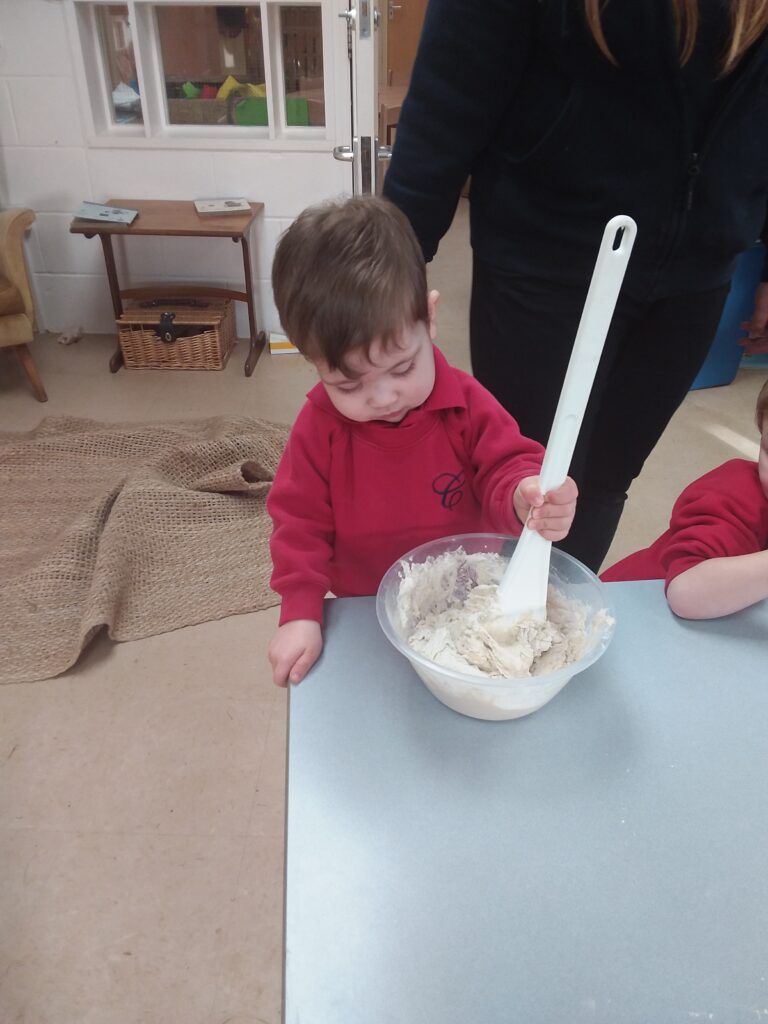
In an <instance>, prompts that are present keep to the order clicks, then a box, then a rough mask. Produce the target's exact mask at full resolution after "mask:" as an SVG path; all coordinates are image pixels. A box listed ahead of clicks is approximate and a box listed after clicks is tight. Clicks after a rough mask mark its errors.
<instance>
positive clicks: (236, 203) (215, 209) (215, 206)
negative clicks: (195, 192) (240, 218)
mask: <svg viewBox="0 0 768 1024" xmlns="http://www.w3.org/2000/svg"><path fill="white" fill-rule="evenodd" d="M195 209H196V210H197V212H198V213H200V214H202V215H203V216H205V215H206V214H208V215H210V216H216V217H220V216H221V214H222V213H250V212H251V204H250V203H249V202H248V200H247V199H239V198H238V199H227V198H223V199H196V200H195Z"/></svg>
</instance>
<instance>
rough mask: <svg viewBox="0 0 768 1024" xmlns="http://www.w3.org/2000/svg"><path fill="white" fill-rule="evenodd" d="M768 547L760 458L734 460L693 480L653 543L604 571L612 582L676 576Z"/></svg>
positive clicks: (668, 579) (767, 515)
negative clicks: (712, 560)
mask: <svg viewBox="0 0 768 1024" xmlns="http://www.w3.org/2000/svg"><path fill="white" fill-rule="evenodd" d="M766 547H768V498H766V496H765V494H763V488H762V486H761V484H760V477H759V476H758V471H757V463H756V462H749V461H747V460H746V459H731V461H730V462H725V463H723V465H722V466H718V468H717V469H713V470H712V471H711V472H710V473H705V474H704V476H702V477H699V479H698V480H694V482H693V483H692V484H689V485H688V486H687V487H686V488H685V490H684V491H683V493H682V494H681V495H680V497H679V498H678V499H677V501H676V502H675V505H674V508H673V509H672V516H671V518H670V521H669V529H668V530H667V531H666V532H665V533H663V534H662V535H661V536H660V537H659V538H658V540H656V541H654V543H653V544H651V546H650V547H648V548H643V549H642V551H636V552H635V553H634V554H633V555H628V556H627V557H626V558H623V559H622V560H621V561H620V562H617V563H616V564H615V565H612V566H611V568H610V569H606V571H605V572H604V573H602V574H601V577H600V578H601V579H603V580H605V581H606V582H608V583H614V582H619V581H623V580H664V581H665V589H666V587H667V586H669V584H670V583H671V582H672V580H673V579H674V578H675V577H676V576H679V575H680V573H682V572H685V570H686V569H691V568H692V567H693V566H694V565H697V564H698V563H699V562H703V561H705V560H706V559H708V558H726V557H728V556H730V555H749V554H752V553H753V552H756V551H764V550H765V548H766Z"/></svg>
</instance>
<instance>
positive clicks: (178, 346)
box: [117, 299, 235, 370]
mask: <svg viewBox="0 0 768 1024" xmlns="http://www.w3.org/2000/svg"><path fill="white" fill-rule="evenodd" d="M163 314H173V317H172V322H171V323H170V328H169V331H165V332H162V329H161V317H162V316H163ZM164 322H165V323H166V324H169V318H166V320H165V321H164ZM117 333H118V337H119V339H120V348H121V349H122V353H123V360H124V362H125V365H126V366H127V367H128V368H129V369H134V370H138V369H142V370H223V369H224V367H225V366H226V365H227V360H228V359H229V357H230V354H231V352H232V349H233V348H234V345H235V314H234V309H233V303H232V301H231V300H230V299H224V301H223V302H222V301H211V302H197V303H196V304H194V305H192V304H190V303H189V302H186V303H185V302H184V301H183V300H181V299H175V300H174V299H168V300H160V301H159V302H152V303H143V304H135V305H132V306H131V307H129V308H128V309H126V310H125V311H124V312H123V315H122V316H121V317H120V319H119V320H118V321H117ZM161 333H165V334H166V337H170V336H171V335H174V336H176V335H178V336H176V337H175V338H174V340H171V341H163V340H162V338H161Z"/></svg>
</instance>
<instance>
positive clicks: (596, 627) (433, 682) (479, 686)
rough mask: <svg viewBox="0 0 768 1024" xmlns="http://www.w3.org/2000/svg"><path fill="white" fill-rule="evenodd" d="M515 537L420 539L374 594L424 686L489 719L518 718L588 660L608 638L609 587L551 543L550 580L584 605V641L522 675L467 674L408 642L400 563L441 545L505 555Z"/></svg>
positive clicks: (384, 624) (389, 633)
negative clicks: (556, 664) (564, 656)
mask: <svg viewBox="0 0 768 1024" xmlns="http://www.w3.org/2000/svg"><path fill="white" fill-rule="evenodd" d="M515 543H516V541H514V540H512V539H510V538H509V537H504V536H502V535H501V534H496V533H466V534H460V535H458V536H455V537H442V538H440V539H439V540H433V541H430V542H429V543H427V544H421V545H420V546H419V547H417V548H414V549H413V551H409V552H408V554H406V555H404V556H403V558H402V559H400V560H399V561H397V562H396V563H395V564H394V565H393V566H391V568H390V569H389V570H388V571H387V573H386V575H385V576H384V578H383V580H382V581H381V584H380V585H379V590H378V593H377V595H376V614H377V616H378V619H379V623H380V625H381V628H382V629H383V630H384V633H385V635H386V637H387V639H388V640H389V641H390V643H392V644H393V645H394V647H396V648H397V650H398V651H400V653H401V654H403V655H405V657H406V658H407V659H408V660H409V661H410V663H411V665H413V667H414V669H415V670H416V672H417V673H418V675H419V676H420V677H421V679H422V681H423V682H424V683H425V685H426V686H427V688H428V689H429V690H430V691H431V693H432V694H434V696H435V697H437V699H438V700H439V701H442V703H443V704H446V705H447V706H448V707H449V708H452V709H453V710H454V711H458V712H459V713H460V714H462V715H468V716H469V717H471V718H484V719H487V720H489V721H493V720H500V719H508V718H521V717H522V716H523V715H530V714H531V712H532V711H537V710H538V709H539V708H540V707H543V705H544V704H546V703H547V702H548V701H550V700H552V698H553V697H554V696H555V695H556V694H557V693H559V692H560V690H562V688H563V687H564V686H565V684H566V683H567V682H568V680H569V679H572V678H573V676H575V675H576V674H577V673H579V672H583V671H584V669H585V668H588V667H589V666H590V665H592V664H593V663H594V662H595V661H597V659H598V658H599V657H600V655H601V654H602V653H603V652H604V651H605V649H606V648H607V646H608V644H609V643H610V641H611V637H612V636H613V630H614V622H615V615H614V610H613V605H612V602H611V600H610V597H609V595H608V588H607V587H606V586H605V584H604V583H602V582H601V581H600V580H599V579H598V578H597V576H595V574H594V573H593V572H591V570H589V569H588V568H587V567H586V566H585V565H582V564H581V562H579V561H577V560H576V559H575V558H573V557H572V556H571V555H567V554H565V552H563V551H560V550H558V549H557V548H554V547H553V548H552V559H551V563H550V572H549V581H550V583H552V584H554V585H555V586H556V587H557V588H558V590H560V591H561V593H563V594H564V595H565V596H566V597H568V598H574V599H576V600H577V601H581V602H582V604H584V605H585V606H586V607H587V609H588V612H587V632H588V635H589V639H588V643H587V647H586V649H585V651H584V654H583V655H582V656H581V658H579V659H578V661H574V662H572V663H571V664H570V665H566V666H564V667H563V668H560V669H557V670H556V671H554V672H550V673H548V674H544V675H539V676H529V677H526V678H523V679H520V678H518V679H513V678H504V679H501V678H490V677H486V676H477V675H470V674H468V673H465V672H459V671H456V670H454V669H450V668H445V667H444V666H442V665H438V664H436V663H435V662H434V661H430V660H429V659H428V658H425V657H424V656H423V655H421V654H418V653H417V652H416V651H414V650H412V648H411V647H409V646H408V641H407V637H406V636H405V635H404V633H403V628H402V624H401V621H400V614H399V611H398V607H397V595H398V591H399V589H400V582H401V580H402V578H403V563H418V562H424V561H426V559H427V558H430V557H434V556H436V555H442V554H444V553H445V552H446V551H455V550H456V548H459V547H461V548H463V549H464V550H465V551H466V552H467V554H474V553H475V552H478V551H490V552H494V553H496V554H502V555H503V556H504V557H508V556H509V554H510V553H511V552H512V550H514V545H515Z"/></svg>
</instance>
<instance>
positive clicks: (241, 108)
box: [235, 96, 309, 128]
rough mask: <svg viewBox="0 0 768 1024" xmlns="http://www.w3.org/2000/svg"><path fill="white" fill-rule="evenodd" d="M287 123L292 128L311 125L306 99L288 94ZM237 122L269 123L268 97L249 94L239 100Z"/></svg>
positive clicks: (286, 100) (236, 113)
mask: <svg viewBox="0 0 768 1024" xmlns="http://www.w3.org/2000/svg"><path fill="white" fill-rule="evenodd" d="M285 123H286V124H287V125H288V126H289V127H291V128H298V127H307V126H308V125H309V105H308V104H307V101H306V100H305V99H303V98H302V97H300V96H286V98H285ZM235 124H241V125H261V126H264V125H266V124H269V121H268V119H267V101H266V99H265V98H264V97H263V96H247V97H246V98H245V99H242V100H238V101H237V104H236V106H235Z"/></svg>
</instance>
